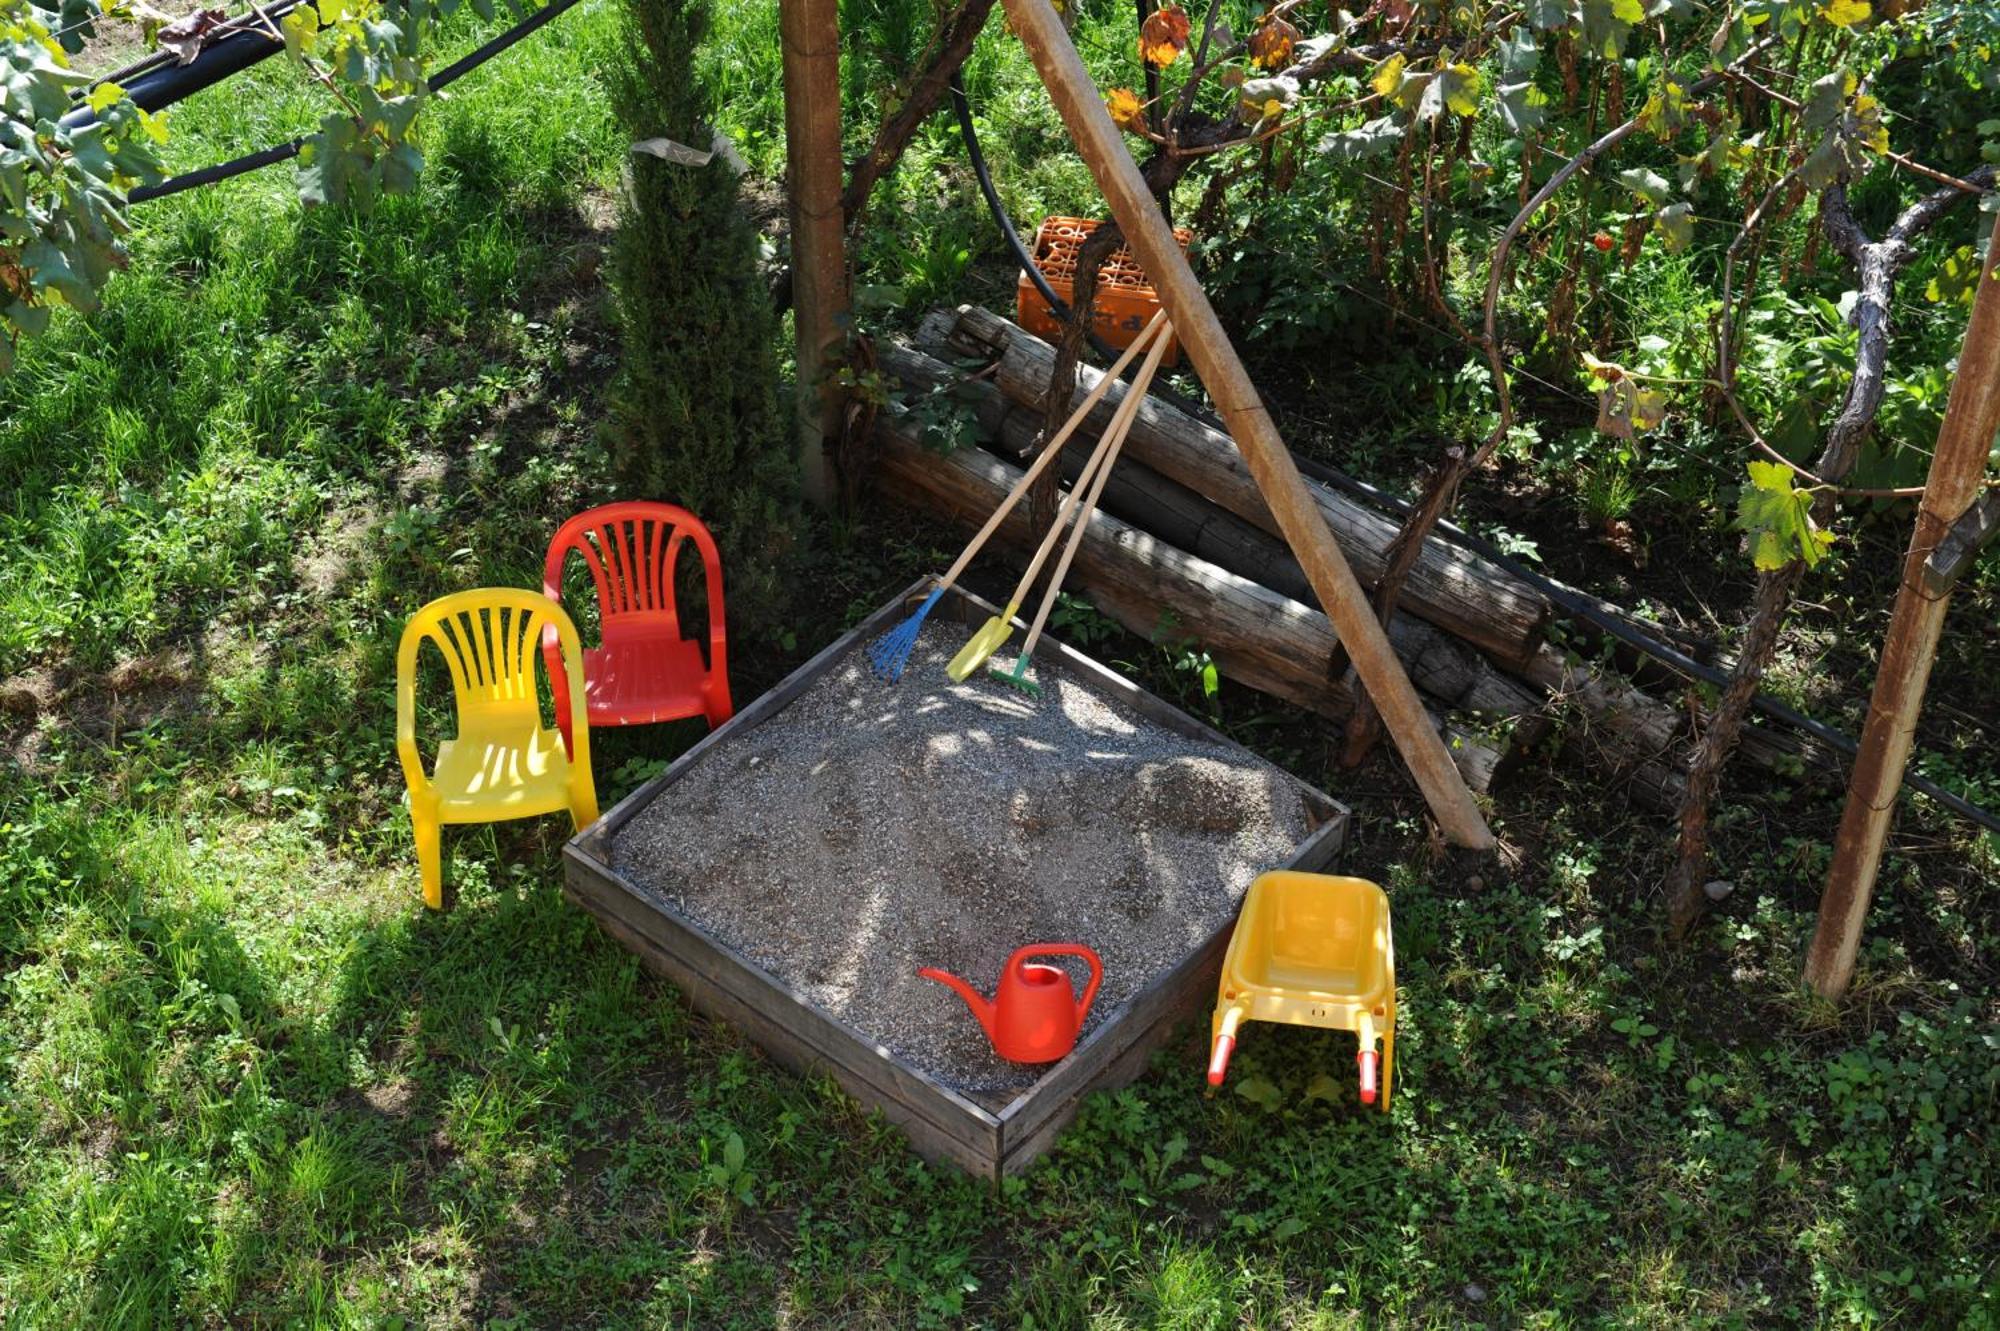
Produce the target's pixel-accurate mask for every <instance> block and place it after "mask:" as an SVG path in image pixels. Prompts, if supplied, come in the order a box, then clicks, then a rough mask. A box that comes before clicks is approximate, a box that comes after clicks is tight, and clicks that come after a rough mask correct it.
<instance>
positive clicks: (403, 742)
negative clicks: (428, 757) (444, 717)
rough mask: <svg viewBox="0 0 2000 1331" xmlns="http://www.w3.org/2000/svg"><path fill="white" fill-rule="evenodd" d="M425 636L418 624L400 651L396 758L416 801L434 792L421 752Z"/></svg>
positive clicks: (405, 637) (406, 632)
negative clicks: (420, 672) (420, 660)
mask: <svg viewBox="0 0 2000 1331" xmlns="http://www.w3.org/2000/svg"><path fill="white" fill-rule="evenodd" d="M422 644H423V634H422V633H421V632H420V631H418V630H417V628H416V626H415V625H411V626H410V627H409V628H406V629H404V630H403V641H402V645H401V647H399V648H398V649H397V652H396V756H397V757H398V758H399V759H401V760H402V764H403V780H404V781H406V782H408V783H409V787H410V794H411V796H412V798H414V797H416V796H418V795H420V794H421V795H429V794H430V793H431V780H430V775H429V773H427V772H425V771H424V759H423V755H422V754H421V753H419V752H418V750H417V649H418V648H419V647H420V646H422Z"/></svg>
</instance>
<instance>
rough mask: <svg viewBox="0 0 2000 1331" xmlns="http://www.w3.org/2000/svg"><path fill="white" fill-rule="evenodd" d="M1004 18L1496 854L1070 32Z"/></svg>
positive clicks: (1378, 687)
mask: <svg viewBox="0 0 2000 1331" xmlns="http://www.w3.org/2000/svg"><path fill="white" fill-rule="evenodd" d="M1006 5H1007V16H1008V18H1009V19H1011V20H1012V21H1013V25H1014V31H1015V33H1016V34H1017V35H1019V37H1020V38H1021V42H1022V44H1023V45H1024V46H1026V47H1027V48H1028V54H1029V56H1030V57H1032V58H1033V60H1034V62H1035V68H1036V70H1037V71H1039V72H1040V74H1041V76H1042V83H1043V84H1044V85H1045V86H1046V87H1047V88H1048V90H1049V96H1050V97H1051V98H1052V99H1053V100H1054V102H1055V106H1056V110H1057V111H1058V112H1059V113H1060V114H1061V115H1062V118H1063V123H1064V124H1065V125H1067V126H1068V127H1069V132H1070V137H1071V139H1073V140H1074V141H1075V143H1076V147H1077V151H1078V152H1080V153H1081V154H1082V155H1083V160H1084V162H1085V164H1086V165H1088V166H1089V167H1090V171H1091V175H1092V176H1093V177H1095V179H1096V181H1097V187H1098V188H1099V189H1100V190H1102V191H1103V192H1104V197H1105V201H1106V202H1107V203H1108V204H1109V205H1110V207H1111V215H1112V216H1113V217H1114V218H1116V219H1117V221H1118V225H1119V227H1120V228H1121V229H1122V230H1123V231H1124V233H1125V238H1126V241H1127V243H1128V244H1130V245H1131V247H1132V250H1133V253H1135V254H1136V255H1138V257H1139V262H1140V263H1141V264H1142V265H1144V267H1145V270H1146V274H1147V276H1148V277H1150V278H1151V279H1152V281H1153V286H1154V288H1155V289H1156V290H1157V291H1158V292H1159V293H1160V303H1161V304H1162V305H1164V306H1165V307H1166V310H1167V314H1168V316H1169V317H1170V318H1172V319H1173V321H1174V330H1175V331H1176V332H1177V333H1179V334H1180V338H1181V343H1182V345H1183V346H1185V347H1186V348H1187V352H1188V356H1189V358H1190V359H1191V360H1192V361H1193V362H1194V367H1195V370H1196V371H1197V372H1198V373H1199V374H1200V375H1201V380H1202V383H1203V384H1204V385H1206V386H1207V388H1208V392H1209V396H1211V397H1212V398H1214V400H1215V405H1216V409H1217V410H1218V411H1219V412H1220V413H1221V415H1222V420H1223V423H1224V424H1225V425H1227V426H1228V427H1229V433H1230V436H1231V437H1232V438H1233V439H1235V441H1236V446H1237V448H1238V449H1240V450H1241V451H1242V453H1243V460H1244V461H1245V462H1246V463H1248V464H1249V466H1250V474H1251V476H1252V478H1254V479H1255V480H1256V482H1257V488H1258V489H1259V490H1260V491H1262V492H1263V495H1264V501H1265V503H1267V504H1269V505H1270V508H1271V515H1272V517H1273V518H1274V519H1276V521H1277V525H1278V530H1279V533H1280V534H1281V535H1282V536H1283V537H1284V538H1285V540H1286V542H1287V543H1288V544H1289V545H1290V546H1291V547H1292V550H1293V553H1295V554H1296V555H1298V558H1299V564H1300V566H1301V567H1303V568H1304V569H1305V572H1306V580H1307V581H1308V582H1310V583H1311V584H1312V588H1313V593H1314V595H1315V596H1317V597H1318V598H1319V600H1320V603H1321V604H1322V605H1323V606H1325V608H1326V613H1327V618H1328V619H1329V620H1331V621H1332V623H1333V625H1334V628H1335V629H1336V630H1337V631H1338V632H1339V634H1340V639H1341V642H1342V643H1343V644H1344V645H1345V646H1346V648H1347V652H1348V656H1349V659H1351V660H1352V661H1353V663H1354V670H1355V673H1356V674H1358V675H1359V676H1360V677H1361V682H1362V684H1363V685H1364V686H1365V687H1366V688H1367V689H1368V692H1369V694H1370V696H1371V697H1373V698H1374V699H1375V704H1376V707H1377V708H1378V709H1379V710H1380V711H1381V713H1382V718H1383V720H1384V722H1386V723H1387V725H1388V728H1389V734H1390V736H1391V738H1393V739H1394V740H1395V742H1396V748H1397V750H1398V751H1399V752H1400V753H1401V754H1402V755H1403V761H1404V762H1405V763H1406V764H1408V766H1409V769H1410V772H1411V774H1412V775H1413V776H1415V777H1416V780H1417V785H1418V786H1419V787H1421V788H1422V790H1423V792H1424V798H1425V799H1426V800H1427V801H1428V802H1429V804H1430V807H1431V812H1432V814H1433V815H1435V816H1436V818H1437V820H1438V825H1439V827H1441V828H1442V829H1443V831H1444V834H1445V836H1446V837H1448V838H1450V840H1451V841H1452V842H1453V843H1455V844H1457V845H1460V846H1466V847H1470V848H1472V849H1475V850H1490V849H1492V848H1493V846H1494V845H1495V841H1494V837H1493V833H1492V832H1491V831H1490V830H1489V829H1488V828H1487V826H1486V820H1485V819H1484V818H1483V817H1482V816H1481V815H1480V812H1479V806H1478V805H1477V804H1476V803H1475V802H1474V801H1473V798H1472V792H1471V791H1470V790H1469V789H1467V788H1466V784H1465V781H1464V779H1463V778H1462V777H1461V776H1460V775H1459V772H1458V769H1457V768H1456V767H1454V766H1453V765H1452V761H1451V755H1450V753H1448V752H1447V751H1446V750H1445V746H1444V742H1443V741H1442V740H1441V739H1439V738H1438V733H1437V730H1436V729H1435V728H1434V727H1433V726H1432V725H1431V723H1430V718H1429V717H1427V716H1426V715H1425V714H1424V708H1423V703H1422V702H1421V701H1420V700H1419V699H1418V697H1417V691H1416V689H1415V688H1413V687H1412V686H1411V684H1410V680H1409V677H1408V676H1407V675H1405V674H1404V673H1403V667H1402V665H1401V663H1400V662H1398V661H1397V660H1396V654H1395V652H1394V651H1393V650H1392V649H1391V648H1390V646H1389V640H1388V638H1387V637H1386V636H1385V635H1384V633H1383V631H1382V626H1381V624H1380V623H1379V622H1377V620H1376V618H1375V615H1374V612H1373V610H1372V609H1371V608H1370V606H1369V604H1368V598H1367V596H1366V594H1365V593H1363V592H1362V590H1361V585H1360V584H1359V583H1358V582H1356V581H1355V580H1354V573H1353V571H1352V570H1351V569H1349V568H1348V566H1347V559H1346V557H1345V556H1343V555H1342V554H1341V552H1340V547H1339V545H1337V544H1336V543H1335V542H1334V539H1333V533H1332V532H1331V531H1329V530H1328V529H1327V525H1326V520H1325V518H1323V517H1322V516H1321V515H1320V511H1319V508H1318V506H1317V505H1315V504H1314V503H1313V501H1312V496H1311V495H1310V494H1308V493H1307V491H1306V487H1305V482H1304V481H1303V479H1301V477H1300V476H1299V470H1298V467H1297V465H1296V464H1294V463H1293V461H1292V455H1291V451H1290V450H1289V449H1287V448H1286V447H1285V441H1284V440H1283V439H1281V438H1280V437H1279V436H1278V429H1277V426H1276V425H1274V424H1272V422H1271V417H1270V414H1269V413H1268V412H1266V411H1265V410H1264V404H1263V402H1262V400H1260V399H1259V398H1258V396H1257V390H1256V388H1255V386H1253V385H1252V384H1251V382H1250V375H1249V372H1248V371H1246V370H1245V369H1244V368H1243V362H1242V360H1240V359H1239V358H1238V357H1237V355H1236V349H1235V348H1234V347H1233V346H1231V345H1230V342H1229V336H1228V334H1226V333H1225V332H1223V330H1222V323H1221V321H1220V320H1219V319H1217V318H1216V317H1215V310H1214V308H1213V307H1211V306H1210V305H1209V303H1208V297H1207V296H1206V295H1204V294H1203V292H1202V289H1201V284H1200V283H1199V282H1198V281H1196V280H1195V275H1194V270H1193V269H1192V268H1189V267H1188V263H1187V259H1186V258H1185V257H1184V256H1183V255H1182V254H1181V251H1180V246H1179V245H1178V244H1176V243H1175V241H1174V234H1173V229H1172V228H1171V227H1169V226H1168V225H1167V220H1166V218H1164V217H1162V216H1161V215H1160V211H1159V209H1158V208H1157V207H1156V206H1155V205H1154V203H1153V198H1152V195H1151V193H1150V192H1149V191H1148V190H1147V188H1146V182H1145V181H1144V180H1143V179H1142V178H1141V177H1140V175H1139V167H1138V164H1137V163H1135V162H1134V161H1133V160H1132V155H1131V153H1129V152H1128V151H1126V148H1125V141H1124V139H1123V138H1122V137H1121V136H1120V135H1119V133H1118V127H1117V126H1116V125H1114V124H1112V123H1111V115H1110V113H1109V112H1108V111H1106V110H1105V109H1104V101H1103V98H1102V96H1101V94H1100V93H1099V92H1098V90H1097V86H1096V85H1095V84H1093V83H1092V82H1091V81H1090V75H1089V73H1088V72H1087V71H1085V69H1084V67H1083V62H1082V61H1081V60H1080V59H1078V58H1077V54H1076V48H1075V47H1074V46H1072V45H1070V40H1069V34H1068V33H1067V32H1065V31H1063V26H1062V21H1061V20H1060V19H1059V18H1057V17H1056V12H1055V10H1054V9H1053V8H1052V7H1051V6H1050V5H1049V4H1048V0H1006Z"/></svg>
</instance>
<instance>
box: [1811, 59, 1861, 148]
mask: <svg viewBox="0 0 2000 1331" xmlns="http://www.w3.org/2000/svg"><path fill="white" fill-rule="evenodd" d="M1854 87H1855V80H1854V75H1853V74H1851V73H1850V72H1848V71H1847V70H1844V69H1836V70H1834V71H1833V73H1831V74H1828V75H1827V76H1826V77H1825V78H1822V79H1815V80H1814V81H1813V85H1812V88H1811V89H1810V90H1809V91H1808V92H1807V93H1806V106H1805V127H1806V130H1807V132H1809V133H1814V134H1818V133H1823V132H1825V131H1826V130H1829V129H1832V128H1833V127H1834V125H1835V124H1836V123H1837V122H1838V121H1839V120H1840V113H1841V111H1842V110H1844V109H1845V108H1846V106H1847V98H1848V96H1849V94H1851V93H1852V92H1853V91H1854Z"/></svg>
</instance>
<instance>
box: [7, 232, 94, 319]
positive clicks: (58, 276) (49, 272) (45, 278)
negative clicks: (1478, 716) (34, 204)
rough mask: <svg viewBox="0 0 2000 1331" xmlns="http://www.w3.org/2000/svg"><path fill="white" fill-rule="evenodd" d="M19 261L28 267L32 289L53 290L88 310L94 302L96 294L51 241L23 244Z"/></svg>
mask: <svg viewBox="0 0 2000 1331" xmlns="http://www.w3.org/2000/svg"><path fill="white" fill-rule="evenodd" d="M20 264H21V267H23V268H25V269H27V270H28V285H29V287H30V288H31V289H33V290H35V291H46V292H54V293H55V294H56V295H58V296H60V297H61V298H62V299H63V300H64V301H66V302H67V303H68V304H70V305H72V306H74V307H76V308H77V309H79V310H88V309H91V308H92V307H94V306H95V305H96V304H97V293H96V292H94V291H92V290H91V289H90V285H89V283H87V282H85V281H84V279H83V275H82V274H81V273H79V272H77V271H76V269H75V268H74V267H72V266H71V265H70V256H69V255H68V254H66V253H64V252H63V250H62V247H61V246H59V245H56V244H55V243H53V242H52V241H49V240H47V239H38V240H35V241H32V242H31V243H29V244H27V245H24V246H22V247H21V258H20Z"/></svg>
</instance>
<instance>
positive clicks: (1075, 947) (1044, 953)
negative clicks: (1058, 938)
mask: <svg viewBox="0 0 2000 1331" xmlns="http://www.w3.org/2000/svg"><path fill="white" fill-rule="evenodd" d="M1019 956H1020V959H1021V960H1023V961H1026V960H1027V959H1028V958H1029V957H1057V956H1060V957H1082V958H1083V959H1084V960H1085V961H1087V962H1089V963H1090V983H1089V984H1086V985H1085V986H1084V987H1083V997H1082V999H1080V1000H1079V1001H1078V1002H1077V1005H1076V1024H1077V1025H1078V1026H1082V1025H1083V1019H1084V1018H1085V1017H1087V1016H1089V1015H1090V1002H1091V1000H1092V999H1094V998H1096V997H1097V986H1098V985H1100V984H1102V983H1103V982H1104V963H1103V962H1101V961H1099V960H1098V959H1097V954H1096V953H1095V952H1092V951H1091V950H1090V949H1089V948H1087V947H1085V946H1084V945H1083V944H1082V943H1038V944H1036V945H1035V946H1034V947H1024V948H1022V949H1021V951H1020V953H1019Z"/></svg>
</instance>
